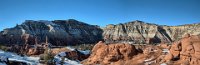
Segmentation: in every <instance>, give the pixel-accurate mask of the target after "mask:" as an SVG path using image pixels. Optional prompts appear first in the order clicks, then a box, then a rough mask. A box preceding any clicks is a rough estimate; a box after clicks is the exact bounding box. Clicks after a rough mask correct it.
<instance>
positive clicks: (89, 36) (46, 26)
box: [0, 19, 103, 45]
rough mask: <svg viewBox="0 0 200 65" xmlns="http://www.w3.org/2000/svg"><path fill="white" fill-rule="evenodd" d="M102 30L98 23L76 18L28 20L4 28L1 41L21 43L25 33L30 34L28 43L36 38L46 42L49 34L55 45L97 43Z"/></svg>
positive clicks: (50, 40)
mask: <svg viewBox="0 0 200 65" xmlns="http://www.w3.org/2000/svg"><path fill="white" fill-rule="evenodd" d="M102 32H103V31H102V30H101V29H100V28H99V27H98V26H96V25H89V24H86V23H83V22H79V21H77V20H74V19H69V20H54V21H46V20H38V21H33V20H26V21H25V22H24V23H22V24H21V25H17V26H15V27H13V28H8V29H4V30H3V31H2V32H1V34H0V35H1V36H0V38H1V39H0V40H1V42H2V43H3V42H6V43H8V44H21V43H24V39H22V38H21V37H22V36H24V35H27V34H28V35H30V36H29V37H28V38H29V40H28V43H30V44H33V43H34V39H31V38H35V37H37V38H38V41H39V42H45V37H46V36H47V37H48V39H49V42H50V43H52V44H53V45H76V44H83V43H86V44H87V43H88V44H89V43H95V42H96V41H99V40H101V39H102V38H101V34H102ZM32 40H33V41H32Z"/></svg>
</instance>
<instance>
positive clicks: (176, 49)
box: [168, 34, 200, 65]
mask: <svg viewBox="0 0 200 65" xmlns="http://www.w3.org/2000/svg"><path fill="white" fill-rule="evenodd" d="M199 46H200V35H196V36H194V35H189V34H187V35H185V36H184V38H182V39H181V40H179V41H177V42H174V43H173V44H172V46H171V49H170V53H169V54H168V55H172V58H169V59H170V60H174V61H177V62H176V64H182V65H188V64H189V65H199V64H200V47H199Z"/></svg>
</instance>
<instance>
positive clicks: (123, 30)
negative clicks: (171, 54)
mask: <svg viewBox="0 0 200 65" xmlns="http://www.w3.org/2000/svg"><path fill="white" fill-rule="evenodd" d="M185 34H191V35H199V34H200V24H199V23H198V24H187V25H179V26H166V25H157V24H152V23H145V22H143V21H139V20H136V21H132V22H127V23H120V24H116V25H113V24H109V25H107V26H106V27H104V28H100V27H99V26H97V25H89V24H86V23H83V22H80V21H77V20H74V19H69V20H54V21H46V20H38V21H34V20H26V21H25V22H24V23H22V24H20V25H16V26H15V27H13V28H7V29H4V30H3V31H1V32H0V43H6V44H21V43H29V44H34V43H35V41H37V42H40V43H41V42H45V41H46V40H47V41H48V42H50V43H51V44H53V45H58V46H60V45H76V44H90V43H96V42H98V41H100V40H104V41H105V42H106V43H116V42H117V43H130V44H138V43H144V44H146V43H161V42H164V43H171V42H173V41H175V40H179V39H181V38H182V37H183V36H184V35H185Z"/></svg>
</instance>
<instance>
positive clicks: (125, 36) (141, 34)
mask: <svg viewBox="0 0 200 65" xmlns="http://www.w3.org/2000/svg"><path fill="white" fill-rule="evenodd" d="M103 30H104V32H103V36H104V40H105V41H106V42H107V43H115V42H119V43H131V44H134V43H161V42H164V43H171V42H173V41H176V40H179V39H181V38H182V37H183V35H185V34H186V33H189V34H192V35H198V34H200V24H188V25H180V26H164V25H156V24H151V23H144V22H142V21H133V22H128V23H124V24H117V25H112V24H111V25H107V26H106V27H105V28H103Z"/></svg>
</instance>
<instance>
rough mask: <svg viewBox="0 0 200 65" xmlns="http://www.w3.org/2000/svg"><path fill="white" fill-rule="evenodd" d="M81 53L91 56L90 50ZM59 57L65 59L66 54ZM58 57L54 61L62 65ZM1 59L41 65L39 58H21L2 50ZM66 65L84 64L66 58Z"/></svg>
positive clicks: (62, 53) (3, 64)
mask: <svg viewBox="0 0 200 65" xmlns="http://www.w3.org/2000/svg"><path fill="white" fill-rule="evenodd" d="M67 48H68V49H70V50H74V48H72V47H67ZM79 51H80V52H82V53H83V54H89V52H90V51H89V50H86V51H81V50H79ZM58 55H60V56H62V57H63V56H65V55H66V54H64V52H61V53H59V54H58ZM58 55H56V56H55V57H54V60H55V61H56V63H57V64H56V65H60V64H59V62H60V61H61V60H62V57H60V56H58ZM0 57H6V58H8V60H9V61H18V62H25V63H27V64H30V65H39V57H28V56H20V55H17V54H16V53H12V52H5V51H2V50H0ZM0 59H1V60H5V59H2V58H0ZM0 65H6V64H5V63H3V62H0ZM64 65H82V64H80V61H78V60H69V59H67V58H64Z"/></svg>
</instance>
